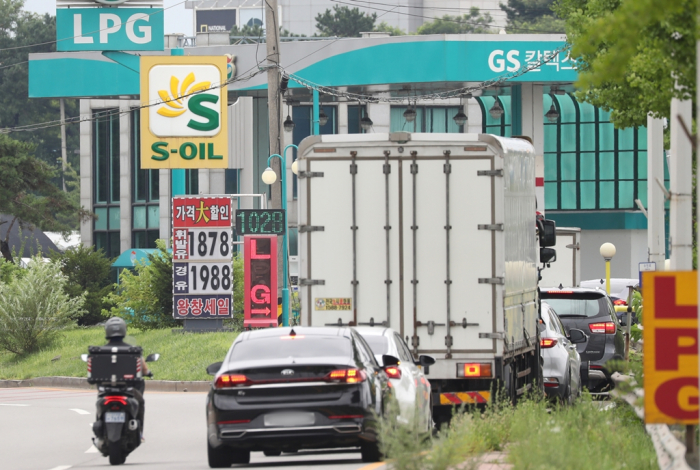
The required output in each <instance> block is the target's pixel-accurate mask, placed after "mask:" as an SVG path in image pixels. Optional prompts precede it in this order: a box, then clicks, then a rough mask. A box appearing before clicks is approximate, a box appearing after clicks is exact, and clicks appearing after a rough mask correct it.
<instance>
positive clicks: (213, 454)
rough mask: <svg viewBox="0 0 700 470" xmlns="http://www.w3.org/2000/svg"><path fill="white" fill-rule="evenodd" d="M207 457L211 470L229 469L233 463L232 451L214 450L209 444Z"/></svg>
mask: <svg viewBox="0 0 700 470" xmlns="http://www.w3.org/2000/svg"><path fill="white" fill-rule="evenodd" d="M207 457H208V459H209V468H229V467H230V466H231V464H232V463H233V462H231V454H230V450H229V449H227V448H226V447H223V446H222V447H219V448H216V449H215V448H214V447H212V446H211V444H209V443H208V442H207Z"/></svg>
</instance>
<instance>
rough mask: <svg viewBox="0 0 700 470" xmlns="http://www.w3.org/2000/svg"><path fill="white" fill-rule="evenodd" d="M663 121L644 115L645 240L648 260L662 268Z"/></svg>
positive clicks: (663, 235)
mask: <svg viewBox="0 0 700 470" xmlns="http://www.w3.org/2000/svg"><path fill="white" fill-rule="evenodd" d="M657 178H658V180H659V181H661V184H663V183H664V123H663V120H661V119H655V118H653V117H651V116H647V214H648V216H647V217H648V219H647V224H648V225H647V226H648V229H647V243H648V246H649V261H651V262H652V263H656V270H657V271H663V270H664V263H665V261H666V227H665V225H666V223H665V212H664V211H665V210H664V205H665V204H664V202H665V199H664V192H663V189H662V188H661V186H659V183H658V182H657V181H656V180H657Z"/></svg>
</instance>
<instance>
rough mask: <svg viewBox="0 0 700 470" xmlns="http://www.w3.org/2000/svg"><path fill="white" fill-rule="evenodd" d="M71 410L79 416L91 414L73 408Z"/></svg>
mask: <svg viewBox="0 0 700 470" xmlns="http://www.w3.org/2000/svg"><path fill="white" fill-rule="evenodd" d="M70 410H71V411H75V412H76V413H78V414H79V415H89V414H90V412H89V411H85V410H81V409H80V408H71V409H70Z"/></svg>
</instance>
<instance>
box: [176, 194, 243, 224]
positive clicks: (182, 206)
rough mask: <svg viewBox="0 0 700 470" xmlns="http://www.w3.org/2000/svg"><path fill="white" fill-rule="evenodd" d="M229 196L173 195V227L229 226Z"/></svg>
mask: <svg viewBox="0 0 700 470" xmlns="http://www.w3.org/2000/svg"><path fill="white" fill-rule="evenodd" d="M232 221H233V219H232V217H231V198H230V197H204V196H202V197H199V196H195V197H174V198H173V227H174V228H180V227H182V228H187V227H231V223H232Z"/></svg>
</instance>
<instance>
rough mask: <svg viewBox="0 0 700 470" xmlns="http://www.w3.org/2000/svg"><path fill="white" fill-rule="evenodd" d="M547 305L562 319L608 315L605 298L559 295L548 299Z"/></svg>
mask: <svg viewBox="0 0 700 470" xmlns="http://www.w3.org/2000/svg"><path fill="white" fill-rule="evenodd" d="M547 303H548V304H549V305H550V306H551V307H552V308H553V309H554V311H555V312H557V315H559V316H560V317H595V316H598V315H601V314H603V313H606V312H607V311H608V305H607V302H606V301H605V297H600V296H596V297H592V296H580V295H557V297H547Z"/></svg>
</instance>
